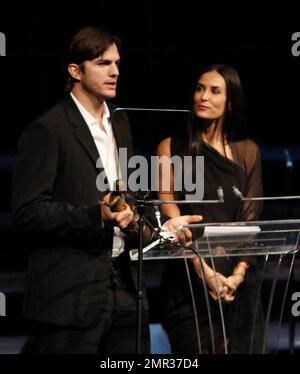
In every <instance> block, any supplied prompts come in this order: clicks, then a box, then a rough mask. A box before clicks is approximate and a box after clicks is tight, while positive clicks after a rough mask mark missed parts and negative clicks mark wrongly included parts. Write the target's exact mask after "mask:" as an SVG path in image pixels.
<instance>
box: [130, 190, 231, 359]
mask: <svg viewBox="0 0 300 374" xmlns="http://www.w3.org/2000/svg"><path fill="white" fill-rule="evenodd" d="M217 194H218V197H219V199H218V200H146V197H147V196H145V197H144V198H142V199H141V198H139V197H137V198H136V199H135V206H136V208H137V212H138V214H139V219H138V226H139V248H138V274H137V334H136V353H137V354H140V353H141V345H142V317H143V296H144V292H143V232H144V228H145V224H147V226H148V227H149V228H150V230H151V231H152V232H153V233H154V232H157V231H156V230H155V228H153V227H152V225H151V224H150V223H149V222H148V220H146V219H145V217H144V214H145V213H144V208H145V206H152V207H154V209H155V216H156V219H157V222H158V227H159V229H161V227H162V226H161V221H160V214H159V208H158V207H159V206H160V205H161V204H191V203H193V204H219V203H224V196H223V189H222V187H218V189H217Z"/></svg>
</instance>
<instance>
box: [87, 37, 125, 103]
mask: <svg viewBox="0 0 300 374" xmlns="http://www.w3.org/2000/svg"><path fill="white" fill-rule="evenodd" d="M119 63H120V55H119V52H118V49H117V46H116V45H115V44H112V45H111V46H109V47H108V49H107V50H106V51H105V52H104V53H103V55H102V56H100V57H97V58H95V59H94V60H91V61H85V62H84V63H83V65H82V67H81V69H80V85H81V87H82V89H83V90H85V91H87V92H88V93H89V94H91V95H93V96H96V97H97V98H102V99H111V98H113V97H115V96H116V89H117V80H118V77H119Z"/></svg>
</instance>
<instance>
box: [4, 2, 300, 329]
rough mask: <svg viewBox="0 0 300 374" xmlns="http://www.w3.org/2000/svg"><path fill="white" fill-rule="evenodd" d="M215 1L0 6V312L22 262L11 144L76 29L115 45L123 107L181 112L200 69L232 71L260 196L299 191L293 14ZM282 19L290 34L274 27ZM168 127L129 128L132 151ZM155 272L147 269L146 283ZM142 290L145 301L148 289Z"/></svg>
mask: <svg viewBox="0 0 300 374" xmlns="http://www.w3.org/2000/svg"><path fill="white" fill-rule="evenodd" d="M8 5H9V8H8ZM225 5H226V10H224V9H222V8H220V5H219V4H217V3H216V2H213V3H212V4H211V8H210V9H208V7H207V4H205V7H204V3H202V2H198V3H197V2H196V1H195V0H193V1H184V2H181V3H179V2H178V3H177V4H176V3H175V4H174V3H171V2H170V3H169V2H164V1H162V0H161V1H139V2H134V1H123V2H119V3H118V2H113V1H97V2H91V1H85V2H76V3H75V2H68V3H66V4H63V3H54V2H46V3H40V4H30V3H29V2H26V3H23V4H17V3H16V2H13V1H12V2H11V4H8V3H7V4H6V5H5V6H4V5H3V4H1V6H0V32H4V33H5V35H6V42H7V57H2V58H0V192H1V194H0V237H1V240H0V280H1V284H0V286H1V290H4V289H5V288H4V287H5V284H6V283H5V282H6V281H5V279H7V284H8V286H7V287H8V288H7V290H8V289H10V291H7V292H10V294H9V301H10V302H9V303H8V308H9V310H8V315H10V316H12V317H15V316H17V317H18V318H19V316H20V305H21V296H20V295H22V292H23V279H24V276H23V271H24V268H25V264H26V255H25V254H24V252H23V251H22V250H20V248H21V249H22V246H20V243H18V241H17V238H16V237H15V236H14V235H13V232H12V231H11V228H10V187H11V173H12V167H13V162H14V156H15V153H16V149H17V141H18V138H19V136H20V134H21V132H22V130H23V129H24V128H25V127H26V126H27V125H28V124H29V123H30V122H31V121H32V120H34V119H35V118H36V117H37V116H38V115H40V114H42V113H43V112H44V111H45V110H47V109H48V108H50V107H51V106H52V105H54V104H55V103H56V101H57V100H58V99H60V98H61V97H62V96H63V95H64V80H63V74H62V71H61V64H62V53H63V51H64V48H65V46H66V44H67V42H68V40H69V37H70V36H71V35H72V34H73V33H74V32H75V31H77V30H78V29H79V28H81V27H83V26H87V25H95V26H102V27H106V28H108V29H109V30H110V31H112V32H113V33H115V34H117V35H118V36H119V37H120V38H121V39H122V41H123V51H122V63H121V70H120V73H121V75H120V79H119V86H118V96H117V98H116V99H115V100H114V101H115V103H116V104H118V105H121V106H123V107H143V108H170V109H189V108H190V103H191V97H192V94H193V90H194V86H195V82H196V79H197V78H198V76H197V74H198V72H199V71H200V69H201V68H202V67H203V66H206V65H207V64H211V63H223V64H230V65H232V66H233V67H235V68H236V69H237V71H238V72H239V74H240V76H241V80H242V83H243V87H244V91H245V96H246V101H247V107H248V125H249V130H250V135H251V137H252V138H253V139H254V140H255V141H256V142H257V143H258V145H259V146H260V149H261V156H262V167H263V184H264V193H265V195H266V196H277V195H292V194H293V195H299V194H300V178H299V175H300V141H299V135H298V133H299V131H298V127H299V126H300V123H299V104H298V102H299V98H300V74H299V67H300V57H298V58H297V57H294V56H292V53H291V48H292V45H293V42H292V40H291V36H292V34H293V33H294V32H296V31H297V30H299V28H300V27H298V26H297V24H295V26H293V23H292V14H293V13H294V14H295V16H297V11H296V9H293V8H292V7H290V9H289V14H288V15H287V14H286V11H285V10H283V8H282V4H279V11H278V10H277V14H276V15H275V13H274V7H275V6H274V5H272V7H270V6H267V5H265V6H264V11H263V10H262V7H261V6H259V5H258V6H255V5H254V4H253V3H251V5H248V4H247V3H242V4H241V5H234V6H233V9H231V8H230V6H229V4H227V3H226V4H225ZM287 22H288V24H289V25H290V30H292V31H286V30H285V29H284V24H286V23H287ZM172 127H173V123H172V121H166V123H165V125H164V126H161V125H160V126H159V125H157V124H156V123H155V121H153V123H152V124H151V126H147V127H143V125H140V126H135V127H134V128H133V137H134V143H135V146H136V148H138V149H139V151H140V152H145V154H149V152H153V151H154V149H155V147H156V145H157V143H158V142H159V141H160V140H161V139H163V138H164V137H166V136H168V135H169V134H171V133H172ZM288 160H290V161H291V163H287V161H288ZM262 218H265V219H267V218H269V219H287V218H300V208H299V204H298V203H297V201H295V200H294V201H293V202H292V203H291V204H289V203H286V202H284V203H282V202H279V203H274V202H273V203H266V204H265V207H264V211H263V215H262ZM156 278H157V272H156V270H155V274H154V276H153V277H152V278H151V279H152V280H155V279H156ZM156 282H157V281H156ZM149 293H150V301H151V287H150V292H149ZM155 295H156V294H155ZM155 297H156V296H155ZM153 299H155V298H153ZM152 314H153V311H152ZM154 314H155V312H154ZM18 318H11V319H6V320H5V323H3V325H4V326H1V328H4V330H5V331H6V333H7V334H10V333H11V332H12V331H13V332H16V333H18V334H19V333H20V331H21V332H22V328H23V327H22V326H23V321H22V320H21V321H19V320H18ZM152 319H155V318H153V317H152ZM9 322H10V323H9Z"/></svg>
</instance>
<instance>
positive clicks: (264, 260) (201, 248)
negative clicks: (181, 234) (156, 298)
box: [131, 220, 300, 354]
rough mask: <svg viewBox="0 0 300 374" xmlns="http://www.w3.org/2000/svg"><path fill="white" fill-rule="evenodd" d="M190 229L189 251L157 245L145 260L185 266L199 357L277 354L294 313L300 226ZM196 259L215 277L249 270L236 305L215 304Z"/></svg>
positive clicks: (237, 225) (299, 222)
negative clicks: (242, 267) (237, 268)
mask: <svg viewBox="0 0 300 374" xmlns="http://www.w3.org/2000/svg"><path fill="white" fill-rule="evenodd" d="M187 227H188V228H189V229H190V230H191V231H192V233H193V240H194V241H193V243H192V245H191V246H190V247H189V248H181V247H176V246H173V245H170V243H168V244H166V243H165V242H164V241H163V240H162V241H156V242H155V243H153V244H152V245H150V246H149V247H146V248H144V253H143V259H144V260H145V261H150V260H156V261H157V260H168V261H167V263H174V261H175V263H176V262H181V263H182V264H183V266H182V269H183V271H184V272H185V274H184V275H183V277H186V279H187V280H188V284H189V292H190V303H191V305H192V306H193V312H194V329H195V331H197V346H198V348H197V352H198V353H249V354H251V353H276V352H277V350H278V348H279V346H278V345H279V337H280V331H281V328H282V322H283V320H287V319H288V318H289V316H290V313H291V295H290V294H289V292H290V291H289V285H290V280H291V275H292V270H293V266H294V261H295V255H296V252H297V251H298V249H299V233H300V220H289V221H259V222H246V223H245V222H243V223H236V222H234V223H218V224H196V225H188V226H187ZM197 257H198V258H199V259H201V261H200V263H202V261H205V263H207V264H209V266H210V267H211V268H212V269H213V271H214V275H215V276H217V275H218V274H222V275H224V276H225V277H228V276H229V275H230V274H231V272H232V269H233V268H234V266H235V265H236V264H237V263H238V262H240V261H245V262H246V263H247V264H249V265H250V266H249V268H248V270H247V272H246V275H245V278H244V281H243V282H242V283H241V284H240V285H239V286H238V287H237V289H236V290H235V292H234V298H233V300H232V301H230V302H226V301H225V300H224V298H222V297H221V295H220V294H219V295H218V297H217V299H216V300H214V299H213V298H212V297H211V289H210V286H209V284H208V282H207V280H205V276H202V277H201V271H200V272H199V273H198V274H197V273H196V271H195V268H194V266H193V259H195V258H197ZM131 258H132V260H137V259H138V254H137V253H136V252H135V251H131ZM202 274H203V273H202ZM178 276H182V274H181V275H180V274H178ZM195 278H198V282H197V283H198V284H199V278H200V279H201V282H200V283H201V284H202V287H201V289H200V288H199V287H198V286H197V285H196V284H195V282H194V279H195ZM166 291H168V290H166ZM271 324H272V326H273V328H274V326H276V331H275V333H274V331H273V336H274V334H275V341H276V344H275V347H274V344H273V345H272V347H269V345H268V335H269V329H270V325H271ZM187 333H188V330H187ZM183 353H186V352H183ZM191 353H194V352H191Z"/></svg>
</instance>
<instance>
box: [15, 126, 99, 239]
mask: <svg viewBox="0 0 300 374" xmlns="http://www.w3.org/2000/svg"><path fill="white" fill-rule="evenodd" d="M60 141H61V140H60V139H59V135H58V134H57V133H56V132H55V131H52V130H51V128H49V126H48V127H47V126H44V125H43V124H42V123H40V122H35V123H33V124H32V125H31V126H29V127H28V129H26V131H25V132H24V133H23V135H22V137H21V139H20V141H19V149H18V155H17V158H16V162H15V167H14V173H13V183H12V210H13V222H14V225H15V227H16V228H17V229H18V230H21V231H25V232H44V233H47V232H48V233H51V234H53V233H55V234H56V235H58V236H68V235H69V234H74V232H75V233H85V232H91V231H95V230H96V231H97V230H98V231H99V230H100V229H101V227H103V222H102V219H101V213H100V208H99V205H97V204H95V205H94V206H85V205H79V206H72V205H71V204H69V203H67V202H64V201H55V200H54V199H53V195H54V190H55V183H56V177H57V171H58V168H59V163H60V147H59V142H60Z"/></svg>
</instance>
